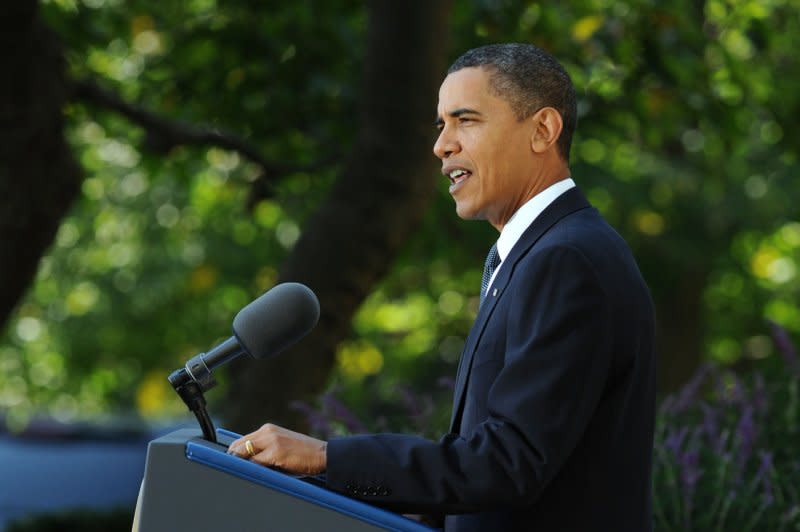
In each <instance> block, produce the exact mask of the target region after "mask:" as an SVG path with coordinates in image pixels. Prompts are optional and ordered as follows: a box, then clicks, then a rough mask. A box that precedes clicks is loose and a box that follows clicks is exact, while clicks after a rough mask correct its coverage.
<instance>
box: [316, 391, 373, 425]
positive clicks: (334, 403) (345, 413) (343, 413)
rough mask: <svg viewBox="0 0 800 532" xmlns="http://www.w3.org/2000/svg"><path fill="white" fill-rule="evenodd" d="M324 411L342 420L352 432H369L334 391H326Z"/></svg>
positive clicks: (323, 400) (323, 401) (323, 402)
mask: <svg viewBox="0 0 800 532" xmlns="http://www.w3.org/2000/svg"><path fill="white" fill-rule="evenodd" d="M322 411H323V412H325V413H327V414H329V415H330V416H332V417H333V418H336V419H339V420H341V422H342V423H344V426H345V427H346V428H347V430H348V431H350V432H354V433H358V432H367V428H366V427H365V426H364V424H363V423H361V420H359V419H358V418H357V417H356V416H355V414H353V412H352V411H351V410H350V409H349V408H347V407H346V406H345V405H344V404H343V403H342V402H341V401H339V400H338V399H336V397H334V396H333V394H332V393H326V394H324V395H323V396H322Z"/></svg>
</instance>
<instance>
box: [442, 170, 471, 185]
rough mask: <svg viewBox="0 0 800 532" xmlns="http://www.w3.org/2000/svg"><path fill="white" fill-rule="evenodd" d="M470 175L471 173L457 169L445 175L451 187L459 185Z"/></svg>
mask: <svg viewBox="0 0 800 532" xmlns="http://www.w3.org/2000/svg"><path fill="white" fill-rule="evenodd" d="M471 175H472V172H468V171H467V170H462V169H460V168H459V169H457V170H453V171H452V172H450V173H449V174H447V177H449V178H450V183H451V184H452V185H457V184H459V183H461V182H462V181H464V180H465V179H467V178H468V177H469V176H471Z"/></svg>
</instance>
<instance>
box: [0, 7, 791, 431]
mask: <svg viewBox="0 0 800 532" xmlns="http://www.w3.org/2000/svg"><path fill="white" fill-rule="evenodd" d="M42 4H43V5H42V9H43V13H44V15H45V18H46V21H47V23H48V24H49V25H50V26H51V27H52V28H54V29H55V30H56V31H57V33H58V34H59V35H60V37H61V39H62V41H63V42H64V45H65V49H66V57H67V62H68V70H69V73H70V75H71V76H73V77H75V78H79V79H80V78H84V77H90V78H92V79H95V80H97V82H98V83H99V84H101V85H102V86H104V87H106V88H109V89H111V90H113V91H115V92H117V93H118V94H119V95H120V96H121V97H123V98H124V99H125V100H127V101H129V102H132V103H135V104H136V105H138V106H141V107H143V108H145V109H148V110H150V111H152V112H154V113H157V114H158V115H160V116H163V117H167V118H169V119H170V120H177V121H182V122H186V123H192V124H203V125H208V126H211V127H214V128H219V129H221V130H225V131H231V132H234V133H235V134H237V135H239V136H241V137H244V138H246V139H247V140H248V141H249V142H251V143H252V144H253V145H254V146H255V147H256V148H257V149H258V150H259V151H260V153H261V154H262V155H263V156H264V157H265V158H267V159H269V160H272V161H275V163H276V165H277V166H281V165H283V166H285V167H286V168H288V169H289V170H288V171H286V172H283V175H279V176H278V175H276V176H263V175H262V174H261V173H260V170H259V168H258V167H257V166H256V165H254V164H253V163H251V162H250V161H248V160H247V159H246V158H244V157H243V156H242V155H240V154H238V153H236V152H233V151H226V150H222V149H219V148H198V147H177V148H175V147H169V146H164V145H163V143H160V142H159V140H160V139H159V138H158V136H157V135H153V134H152V133H148V132H146V131H144V130H142V129H141V128H139V127H136V126H133V125H131V123H130V122H128V121H127V120H126V119H124V118H122V117H120V116H119V115H117V114H114V113H112V112H107V111H100V110H98V109H95V108H93V107H92V106H90V105H89V106H87V105H83V104H77V103H75V104H73V105H71V106H70V107H68V108H67V109H65V113H66V115H67V118H68V124H69V130H68V132H67V134H68V137H69V140H70V142H71V145H72V146H73V148H74V152H75V154H76V157H77V158H78V159H79V161H80V162H81V164H82V165H83V168H84V170H85V174H86V179H85V181H84V183H83V195H82V198H81V200H80V201H79V203H78V204H77V205H76V206H75V208H74V209H73V210H72V212H71V213H70V215H69V216H68V217H67V218H66V219H65V220H64V222H63V224H62V227H61V228H60V230H59V232H58V236H57V238H56V242H55V244H54V246H53V247H52V249H51V250H50V252H49V253H48V255H47V256H46V257H45V258H44V259H43V261H42V263H41V267H40V270H39V273H38V276H37V279H36V282H35V285H34V287H33V289H32V290H31V291H30V293H29V294H28V296H27V297H26V298H25V300H24V301H23V302H22V303H21V304H20V306H19V309H18V310H17V312H16V315H15V317H14V318H13V319H12V320H11V321H10V323H9V324H8V326H7V328H6V331H5V334H4V336H3V337H2V339H0V409H2V410H5V411H7V412H8V416H9V419H8V421H9V422H11V424H12V425H14V424H16V425H17V426H19V425H21V424H23V423H24V422H25V420H26V419H27V418H28V416H29V415H30V414H31V413H32V412H34V411H41V410H47V411H49V412H50V413H52V414H54V415H57V416H60V417H66V418H69V417H74V416H77V415H79V414H80V415H94V414H99V413H103V412H107V411H109V410H111V409H120V408H122V409H125V408H129V409H130V408H133V409H135V410H136V411H137V412H138V413H140V414H142V415H145V416H164V415H174V414H176V413H179V412H183V409H184V407H183V405H182V404H181V403H180V402H179V400H178V399H177V397H175V396H174V394H173V393H172V391H171V390H170V389H169V388H168V385H167V383H166V380H165V376H166V375H167V374H168V373H169V372H170V371H171V370H172V369H174V368H176V367H178V366H180V365H182V364H183V362H184V361H185V360H186V359H187V358H189V357H191V356H192V355H194V354H196V353H197V352H200V351H204V350H206V349H207V348H208V347H210V346H211V345H213V343H214V342H215V341H218V340H219V339H221V338H223V337H226V336H227V335H228V334H229V330H230V321H231V318H232V316H233V315H234V314H235V312H236V311H237V310H238V309H239V308H240V307H241V306H243V305H244V304H246V303H247V302H248V301H249V300H251V299H252V298H254V297H255V296H257V295H258V294H259V293H260V292H262V291H263V290H265V289H267V288H268V287H270V286H271V285H272V284H273V283H274V282H275V279H276V277H277V270H278V266H279V264H280V262H281V260H282V258H283V257H284V256H285V254H286V253H287V250H289V249H291V246H292V244H293V243H294V242H295V241H296V239H297V238H298V236H299V234H300V231H301V230H302V227H303V222H304V220H305V219H306V218H307V217H308V215H309V214H310V213H311V212H312V211H313V209H314V208H315V206H317V205H319V203H320V202H321V201H323V200H324V197H325V192H326V190H327V189H328V187H329V186H330V184H331V183H332V182H333V181H334V179H335V178H336V175H337V171H338V170H339V163H338V161H340V160H341V158H342V157H343V155H344V154H345V153H347V151H348V148H349V146H350V145H351V143H352V141H353V138H354V135H355V133H356V131H355V128H356V121H355V120H354V116H356V114H357V112H358V91H359V90H360V85H359V83H360V81H359V80H360V65H361V60H362V57H363V56H364V46H365V45H364V42H365V39H364V36H365V31H366V24H367V20H366V15H365V10H364V6H363V5H362V3H360V2H354V1H350V0H336V1H330V2H313V3H301V2H273V3H271V4H270V5H264V3H262V2H254V1H240V2H235V3H218V2H217V1H216V0H191V1H174V0H164V1H162V2H158V3H154V2H145V1H143V0H133V1H128V2H122V1H121V0H49V1H43V2H42ZM799 7H800V2H798V1H797V0H770V1H748V0H727V1H723V0H706V1H705V2H690V1H688V0H674V1H670V2H655V1H652V0H629V1H624V2H622V1H613V2H612V1H607V0H581V1H577V2H570V3H569V4H559V5H556V4H547V3H536V2H526V1H521V0H470V1H468V0H458V1H455V3H454V8H453V14H452V20H451V27H450V35H449V40H450V43H449V49H450V50H452V52H451V54H450V55H451V57H452V58H454V57H455V56H456V55H457V54H458V53H460V52H461V51H463V50H465V49H467V48H470V47H473V46H476V45H480V44H484V43H488V42H496V41H512V40H516V41H529V42H534V43H536V44H538V45H540V46H542V47H544V48H546V49H548V50H550V51H551V52H552V53H553V54H554V55H555V56H556V57H558V58H559V59H560V60H562V62H563V63H564V64H565V66H566V67H567V68H568V70H569V72H570V74H571V75H572V76H573V79H574V81H575V83H576V86H577V87H578V89H579V97H580V101H579V114H580V123H579V127H578V134H577V137H576V139H575V141H574V144H573V151H572V169H573V175H574V177H575V178H576V180H577V181H578V183H579V184H580V185H581V186H582V188H583V189H584V190H586V191H587V194H588V196H589V197H590V199H591V200H592V202H593V203H594V204H595V205H596V206H597V207H598V208H599V209H600V210H601V211H602V212H603V214H604V215H605V216H606V217H607V218H608V219H609V221H610V222H611V223H612V224H613V225H614V226H615V227H617V228H618V229H619V231H620V232H621V233H622V234H623V236H624V237H625V238H626V239H627V240H628V241H629V242H630V243H631V245H632V247H633V248H634V250H635V253H636V255H637V257H638V259H639V261H640V264H641V265H642V268H643V271H644V273H645V276H646V277H647V279H648V282H649V284H650V286H651V288H652V290H653V293H654V296H655V298H656V300H657V301H659V300H661V299H665V298H669V297H670V296H672V295H674V293H675V291H676V287H677V286H679V285H680V284H681V281H682V278H683V277H684V276H687V275H691V274H692V273H693V272H700V274H701V277H702V279H703V283H702V284H701V286H700V289H698V290H695V291H694V292H693V293H691V294H690V295H691V297H692V298H694V299H696V300H697V302H699V304H701V305H702V309H703V312H702V315H703V318H704V342H705V345H706V346H707V352H708V355H709V357H711V358H713V359H716V360H719V361H723V362H728V363H733V362H737V361H740V360H742V359H747V360H752V361H756V362H757V363H758V364H761V365H763V366H765V367H767V369H769V367H770V366H774V367H778V365H777V364H776V363H774V360H775V359H776V356H775V349H774V346H773V345H772V342H771V340H770V339H769V338H768V337H767V336H764V335H763V333H762V331H763V330H764V325H763V319H764V318H765V317H768V318H770V319H772V320H774V321H776V322H778V323H781V324H782V325H783V326H784V327H786V328H787V329H788V330H789V331H790V332H792V333H794V334H798V333H800V304H798V302H799V301H800V299H799V298H798V295H799V294H800V276H798V267H799V265H800V223H798V221H797V219H796V216H797V208H796V205H797V202H798V200H800V197H799V196H800V185H798V181H797V178H796V177H795V176H794V174H795V173H796V170H797V166H798V162H797V146H798V145H799V144H798V131H797V128H796V127H795V126H794V123H793V122H794V117H796V116H798V110H799V109H798V107H800V96H799V95H800V90H798V89H800V66H798V63H797V61H796V60H795V59H794V55H795V51H794V47H793V39H792V36H795V35H797V34H798V33H800V16H798V12H800V9H798V8H799ZM398 24H402V21H401V20H398ZM444 41H446V39H444ZM386 97H387V98H390V97H391V95H386ZM433 114H434V110H433V109H432V110H431V115H432V116H433ZM400 119H402V117H398V120H400ZM320 160H331V161H334V162H331V163H328V164H324V165H321V166H320V167H319V168H318V169H316V170H314V171H313V172H310V171H309V172H300V171H293V170H291V169H292V168H297V167H301V166H304V165H312V164H315V163H316V162H318V161H320ZM387 164H390V162H387ZM278 178H280V179H278ZM431 179H439V180H441V181H442V186H441V187H440V189H439V192H438V194H437V197H436V200H435V202H434V204H433V206H432V207H431V209H430V211H429V212H428V213H427V214H426V218H425V222H424V227H423V228H422V229H421V230H420V231H419V232H418V233H417V235H416V236H415V237H414V238H413V239H412V240H411V241H410V242H409V243H408V244H407V246H406V249H405V251H404V253H403V255H402V257H401V258H400V259H399V260H398V261H397V263H396V265H395V267H394V269H393V270H392V271H391V272H390V274H389V275H388V276H387V277H386V279H385V280H384V281H383V282H382V283H381V284H380V286H378V287H376V289H375V291H374V293H373V294H372V296H371V297H370V298H369V299H368V300H367V301H366V303H365V304H364V305H363V307H362V309H361V311H360V313H359V314H358V316H357V317H356V319H355V320H354V323H353V335H352V340H350V341H348V342H345V343H344V344H343V345H342V346H341V348H340V350H339V355H338V362H339V364H338V369H337V371H336V373H335V374H334V375H333V376H332V380H331V385H332V386H334V387H336V388H337V389H338V390H340V392H341V393H342V397H343V398H344V399H345V400H346V401H347V402H348V403H349V404H354V405H358V404H360V403H363V402H365V401H384V400H385V401H387V402H391V401H392V399H393V398H396V397H397V393H398V392H397V390H398V388H397V387H398V385H399V384H401V383H402V384H404V385H409V386H413V387H418V388H420V389H424V388H436V385H435V384H433V383H435V381H436V379H438V378H439V377H440V376H442V375H453V374H454V373H455V364H456V362H457V358H458V356H459V354H460V349H461V345H462V343H463V339H464V336H465V335H466V333H467V331H468V329H469V325H470V323H471V321H472V319H473V318H474V315H475V312H476V307H477V300H476V295H477V294H476V292H477V286H478V283H479V278H480V267H481V264H482V257H483V255H484V253H485V249H486V247H487V246H488V242H490V241H491V239H492V238H493V232H492V230H491V229H490V228H489V227H487V226H486V225H485V224H477V223H472V224H469V223H464V222H461V221H460V220H458V219H457V217H456V216H455V214H454V212H453V206H452V202H451V199H450V198H449V196H448V194H447V191H446V188H445V182H444V180H443V179H442V178H441V177H440V176H435V175H433V176H431ZM662 317H664V316H662ZM664 318H667V317H664ZM671 355H672V354H671ZM674 356H676V357H679V356H681V353H674ZM217 393H218V392H217ZM444 423H446V420H445V421H444Z"/></svg>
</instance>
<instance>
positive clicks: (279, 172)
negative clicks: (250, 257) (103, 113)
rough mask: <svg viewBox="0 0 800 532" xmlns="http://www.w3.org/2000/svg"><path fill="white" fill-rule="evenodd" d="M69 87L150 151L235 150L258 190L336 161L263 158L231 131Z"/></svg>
mask: <svg viewBox="0 0 800 532" xmlns="http://www.w3.org/2000/svg"><path fill="white" fill-rule="evenodd" d="M70 88H71V98H70V99H71V100H73V101H80V102H84V103H87V104H89V105H94V106H97V107H102V108H105V109H109V110H111V111H114V112H117V113H119V114H121V115H122V116H124V117H126V118H127V119H128V120H130V121H131V122H133V123H135V124H138V125H139V126H141V127H142V128H144V130H145V132H146V134H147V137H146V139H145V145H146V147H147V148H148V149H150V150H152V151H155V152H158V153H167V152H169V150H171V149H172V148H174V147H176V146H216V147H219V148H224V149H226V150H231V151H235V152H237V153H239V154H240V155H241V156H243V157H244V158H245V159H247V160H249V161H251V162H252V163H254V164H256V165H257V166H258V167H259V168H261V175H259V176H258V178H257V179H256V181H255V182H254V183H258V182H259V181H260V182H261V183H259V185H261V186H259V187H254V188H259V190H262V189H264V186H263V185H264V184H266V183H271V182H274V181H276V180H277V179H278V178H280V177H282V176H285V175H287V174H291V173H295V172H308V171H314V170H317V169H319V168H321V167H323V166H326V165H329V164H331V163H333V162H335V160H336V159H335V158H333V157H327V158H324V159H321V160H319V161H316V162H315V163H312V164H310V165H305V166H300V165H285V164H279V163H275V162H273V161H268V160H267V159H265V158H264V157H263V156H262V155H261V153H260V152H259V151H258V149H257V148H256V147H255V146H254V145H253V144H252V143H251V142H248V141H247V140H245V139H243V138H241V137H239V136H237V135H235V134H233V133H229V132H223V131H219V130H217V129H212V128H202V127H198V126H194V125H191V124H187V123H185V122H181V121H178V120H170V119H167V118H164V117H162V116H158V115H156V114H155V113H153V112H151V111H149V110H147V109H145V108H143V107H140V106H137V105H134V104H131V103H128V102H126V101H125V100H123V99H122V98H120V97H119V95H117V94H116V93H114V92H112V91H109V90H107V89H104V88H102V87H100V86H99V85H97V84H96V83H94V82H93V81H90V80H85V79H84V80H73V81H72V82H71V87H70Z"/></svg>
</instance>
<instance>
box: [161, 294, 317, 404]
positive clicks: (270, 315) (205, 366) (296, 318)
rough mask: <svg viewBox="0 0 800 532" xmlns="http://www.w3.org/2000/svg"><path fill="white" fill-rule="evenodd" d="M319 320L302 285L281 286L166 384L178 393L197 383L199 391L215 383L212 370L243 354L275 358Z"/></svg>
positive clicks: (249, 307)
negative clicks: (187, 385) (224, 338)
mask: <svg viewBox="0 0 800 532" xmlns="http://www.w3.org/2000/svg"><path fill="white" fill-rule="evenodd" d="M318 321H319V300H318V299H317V296H316V295H315V294H314V292H313V291H311V289H310V288H308V287H307V286H306V285H304V284H300V283H281V284H279V285H276V286H274V287H273V288H271V289H270V290H268V291H267V292H265V293H264V294H262V295H261V296H260V297H259V298H258V299H256V300H255V301H253V302H251V303H250V304H248V305H247V306H246V307H244V308H243V309H242V310H240V311H239V313H238V314H236V317H235V318H234V319H233V336H231V337H230V338H228V339H227V340H225V341H224V342H222V343H221V344H219V345H217V346H215V347H214V348H213V349H211V350H210V351H208V352H207V353H200V354H199V355H196V356H194V357H192V358H191V359H189V361H188V362H186V366H185V367H184V368H181V369H178V370H175V371H174V372H173V373H172V374H171V375H170V376H169V382H170V383H171V384H172V386H173V387H174V388H175V389H176V390H177V389H178V388H179V387H180V386H183V385H184V384H187V383H188V382H191V381H194V382H196V383H197V384H198V385H199V386H200V388H201V390H203V391H206V390H209V389H210V388H212V387H213V386H214V385H215V384H216V381H215V380H214V377H213V375H212V374H211V371H212V370H213V369H214V368H217V367H219V366H221V365H223V364H227V363H228V362H230V361H231V360H233V359H234V358H237V357H239V356H241V355H242V354H245V353H246V354H248V355H250V356H251V357H253V358H265V357H267V356H271V355H276V354H278V353H280V352H281V351H283V350H284V349H286V348H287V347H289V346H291V345H293V344H294V343H296V342H297V341H298V340H300V339H301V338H303V337H304V336H305V335H306V334H308V333H309V332H310V331H311V329H313V328H314V326H315V325H316V324H317V322H318Z"/></svg>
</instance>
